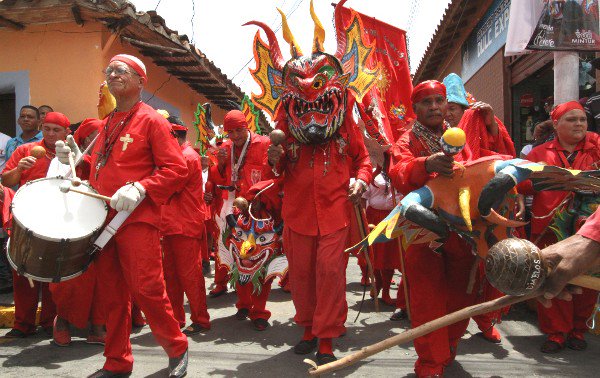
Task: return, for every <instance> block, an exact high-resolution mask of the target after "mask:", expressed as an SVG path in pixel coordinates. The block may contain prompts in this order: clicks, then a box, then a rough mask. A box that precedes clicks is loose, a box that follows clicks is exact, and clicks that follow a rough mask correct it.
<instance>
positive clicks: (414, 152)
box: [390, 128, 470, 194]
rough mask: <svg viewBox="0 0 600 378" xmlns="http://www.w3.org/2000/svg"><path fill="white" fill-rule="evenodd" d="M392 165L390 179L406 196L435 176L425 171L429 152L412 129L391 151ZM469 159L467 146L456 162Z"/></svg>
mask: <svg viewBox="0 0 600 378" xmlns="http://www.w3.org/2000/svg"><path fill="white" fill-rule="evenodd" d="M392 156H393V161H394V162H395V164H393V165H392V166H391V168H390V179H391V180H392V183H393V184H394V186H395V187H396V189H398V191H399V192H400V193H402V194H408V193H410V192H412V191H413V190H416V189H418V188H420V187H422V186H423V185H425V184H426V183H427V181H429V180H430V179H432V178H434V177H436V176H437V173H429V172H427V170H426V169H425V160H427V158H428V157H429V156H430V153H429V150H428V149H427V148H426V147H425V145H424V144H423V142H421V140H420V139H419V138H417V136H416V135H415V133H414V132H413V131H412V128H410V129H408V130H407V131H405V132H404V134H402V136H401V137H400V139H398V141H396V144H395V146H394V148H393V151H392ZM469 158H470V150H469V147H468V145H465V148H463V150H462V151H461V152H459V153H458V154H457V155H455V156H454V160H456V161H466V160H468V159H469Z"/></svg>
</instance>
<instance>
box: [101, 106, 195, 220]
mask: <svg viewBox="0 0 600 378" xmlns="http://www.w3.org/2000/svg"><path fill="white" fill-rule="evenodd" d="M137 106H138V109H137V111H136V112H135V113H134V114H133V116H132V117H131V119H130V120H129V122H127V125H126V126H125V127H124V129H123V130H122V131H121V132H120V133H119V135H118V136H117V139H116V140H117V141H116V142H115V144H114V147H113V149H112V152H111V154H110V155H109V156H108V159H107V161H106V164H105V166H104V167H102V168H101V169H100V171H99V172H98V177H96V172H97V163H98V158H99V156H100V153H101V152H102V149H103V146H104V141H105V139H106V133H105V131H104V128H103V129H102V130H101V131H100V135H99V136H98V140H97V142H96V144H95V145H94V148H93V149H92V153H91V157H90V159H91V169H90V184H91V185H92V187H94V188H95V189H96V190H97V191H98V192H99V193H100V194H103V195H106V196H112V195H113V194H114V193H115V192H116V191H117V190H118V189H119V188H121V187H122V186H123V185H125V184H127V183H128V182H135V181H138V182H140V184H142V186H143V187H144V188H145V189H146V198H145V199H144V200H143V201H142V202H141V203H140V205H139V206H138V207H137V208H136V209H135V211H134V212H133V213H132V214H131V215H130V216H129V218H127V221H126V222H125V223H126V224H129V223H134V222H143V223H148V224H151V225H153V226H156V227H157V228H158V227H159V226H160V215H159V214H160V206H161V205H163V204H165V203H166V202H167V201H168V200H169V198H170V197H171V196H172V195H173V193H175V192H178V191H180V190H181V188H182V187H183V185H184V184H185V177H186V176H187V166H186V163H185V161H184V159H183V155H182V153H181V148H180V147H179V144H178V143H177V140H176V139H175V137H174V136H173V135H172V134H171V125H170V124H169V122H167V120H166V119H165V118H163V117H162V116H161V115H160V114H158V113H157V112H156V110H154V109H153V108H152V107H150V106H149V105H146V104H144V103H140V104H139V105H137ZM127 114H128V112H117V113H115V115H114V116H113V117H112V119H111V124H110V125H109V128H108V134H109V135H110V133H111V132H112V131H113V130H114V129H115V127H116V126H117V125H118V124H119V123H120V121H121V120H122V119H123V118H124V117H125V116H126V115H127ZM106 122H108V120H107V121H105V122H104V123H103V127H104V124H106ZM111 213H114V212H111Z"/></svg>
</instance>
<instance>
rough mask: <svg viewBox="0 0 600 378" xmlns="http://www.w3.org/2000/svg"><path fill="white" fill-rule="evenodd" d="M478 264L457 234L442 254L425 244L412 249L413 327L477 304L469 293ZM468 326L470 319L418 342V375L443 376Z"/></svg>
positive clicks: (408, 261) (409, 260) (408, 275)
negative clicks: (471, 274) (470, 276)
mask: <svg viewBox="0 0 600 378" xmlns="http://www.w3.org/2000/svg"><path fill="white" fill-rule="evenodd" d="M474 261H475V257H474V256H473V255H472V254H471V252H470V248H469V247H468V246H467V245H466V244H465V243H464V242H462V241H460V240H459V239H458V237H457V236H456V235H451V236H450V238H449V239H448V241H446V242H445V244H444V249H443V252H442V253H441V254H438V253H435V252H433V251H432V250H431V249H429V247H428V246H427V245H424V244H418V245H413V246H411V247H410V248H409V249H408V251H407V253H406V278H407V280H408V285H409V286H408V287H409V296H410V310H411V316H412V318H411V322H412V327H413V328H414V327H417V326H420V325H421V324H424V323H427V322H429V321H431V320H434V319H437V318H440V317H442V316H444V315H447V314H449V313H451V312H454V311H457V310H459V309H461V308H464V307H467V306H470V305H472V304H474V303H475V300H476V293H475V290H474V292H473V293H472V294H467V285H468V281H469V272H470V270H471V267H472V265H473V263H474ZM468 324H469V319H466V320H463V321H460V322H458V323H455V324H453V325H450V326H448V327H444V328H441V329H439V330H437V331H434V332H431V333H429V334H427V335H425V336H422V337H419V338H417V339H415V340H414V345H415V350H416V352H417V355H418V356H419V357H418V359H417V361H416V363H415V373H416V374H417V376H427V375H434V374H443V371H444V366H445V365H447V364H449V363H450V362H452V359H453V358H454V356H455V355H456V347H457V345H458V342H459V340H460V338H461V337H462V336H463V334H464V333H465V331H466V329H467V326H468Z"/></svg>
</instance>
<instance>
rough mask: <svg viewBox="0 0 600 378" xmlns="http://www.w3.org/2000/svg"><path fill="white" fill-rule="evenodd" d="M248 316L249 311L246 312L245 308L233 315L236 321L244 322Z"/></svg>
mask: <svg viewBox="0 0 600 378" xmlns="http://www.w3.org/2000/svg"><path fill="white" fill-rule="evenodd" d="M249 314H250V310H248V309H247V308H240V309H239V310H238V311H237V312H236V313H235V318H236V319H237V320H246V319H247V318H248V315H249Z"/></svg>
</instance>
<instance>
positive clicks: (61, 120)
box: [44, 112, 71, 129]
mask: <svg viewBox="0 0 600 378" xmlns="http://www.w3.org/2000/svg"><path fill="white" fill-rule="evenodd" d="M44 123H52V124H54V125H58V126H62V127H64V128H65V129H66V128H68V127H69V126H70V125H71V122H69V119H68V118H67V116H66V115H64V114H62V113H59V112H50V113H48V114H46V118H44Z"/></svg>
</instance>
